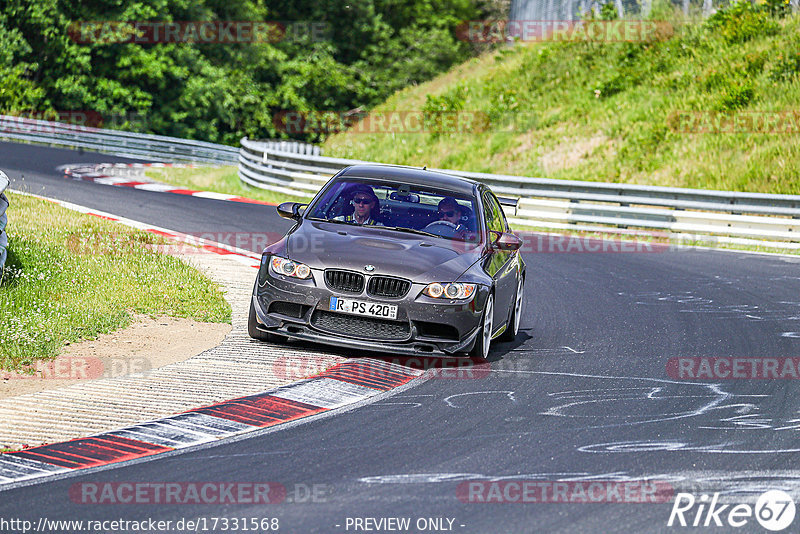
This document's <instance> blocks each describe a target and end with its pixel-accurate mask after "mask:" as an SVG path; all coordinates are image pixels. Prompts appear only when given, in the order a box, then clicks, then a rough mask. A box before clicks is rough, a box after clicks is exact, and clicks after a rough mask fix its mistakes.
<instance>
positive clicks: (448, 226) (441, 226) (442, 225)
mask: <svg viewBox="0 0 800 534" xmlns="http://www.w3.org/2000/svg"><path fill="white" fill-rule="evenodd" d="M457 229H458V226H456V225H455V224H453V223H451V222H450V221H433V222H432V223H430V224H429V225H428V226H426V227H425V231H426V232H430V233H432V234H436V235H440V236H442V237H446V236H449V237H452V236H454V235H455V234H456V231H457ZM442 231H444V233H442Z"/></svg>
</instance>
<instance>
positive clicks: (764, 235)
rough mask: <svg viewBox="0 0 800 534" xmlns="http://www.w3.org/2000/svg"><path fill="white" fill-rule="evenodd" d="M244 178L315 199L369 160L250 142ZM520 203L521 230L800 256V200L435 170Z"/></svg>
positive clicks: (245, 145)
mask: <svg viewBox="0 0 800 534" xmlns="http://www.w3.org/2000/svg"><path fill="white" fill-rule="evenodd" d="M241 144H242V147H241V149H240V151H239V178H240V179H241V180H242V181H244V182H246V183H248V184H250V185H252V186H255V187H260V188H263V189H271V190H273V191H279V192H282V193H287V194H292V195H300V196H311V195H313V194H314V193H316V192H317V191H318V190H319V188H320V187H321V186H322V185H323V184H324V183H325V182H326V181H327V180H328V179H329V178H330V177H331V176H332V175H333V174H335V173H337V172H338V171H339V170H341V169H343V168H344V167H347V166H348V165H354V164H358V163H367V164H369V163H374V162H367V161H358V160H348V159H341V158H328V157H322V156H317V155H301V154H291V153H288V152H285V151H280V150H276V149H273V148H271V147H269V146H267V145H266V144H264V143H259V142H255V141H251V140H249V139H247V138H244V139H242V141H241ZM431 170H438V171H440V172H445V173H448V174H453V175H457V176H463V177H465V178H470V179H472V180H476V181H479V182H483V183H486V184H488V185H489V186H491V187H492V190H493V191H494V192H495V193H497V194H498V195H502V196H516V197H520V202H519V207H518V210H517V213H516V214H515V215H514V216H513V217H510V220H511V221H512V222H514V223H515V224H524V225H528V226H532V227H536V228H546V229H557V230H578V231H592V232H601V233H621V232H622V231H628V229H641V230H644V231H658V232H669V234H670V235H673V236H680V237H681V238H682V239H687V240H691V241H700V242H717V243H731V244H743V245H764V244H767V245H769V246H773V247H776V248H787V249H800V195H774V194H764V193H741V192H730V191H713V190H703V189H686V188H674V187H656V186H645V185H634V184H615V183H603V182H584V181H573V180H553V179H547V178H529V177H521V176H508V175H500V174H484V173H476V172H464V171H454V170H447V169H431Z"/></svg>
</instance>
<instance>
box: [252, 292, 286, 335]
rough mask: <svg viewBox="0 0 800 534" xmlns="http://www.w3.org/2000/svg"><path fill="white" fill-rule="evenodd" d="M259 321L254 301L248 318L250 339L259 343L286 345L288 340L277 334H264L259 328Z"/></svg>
mask: <svg viewBox="0 0 800 534" xmlns="http://www.w3.org/2000/svg"><path fill="white" fill-rule="evenodd" d="M257 326H258V321H257V320H256V309H255V308H254V307H253V301H252V300H251V301H250V313H249V314H248V316H247V333H248V334H250V337H252V338H253V339H257V340H259V341H268V342H270V343H286V338H285V337H283V336H279V335H277V334H270V333H268V332H262V331H261V330H259V329H258V328H257Z"/></svg>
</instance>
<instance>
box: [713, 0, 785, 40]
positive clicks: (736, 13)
mask: <svg viewBox="0 0 800 534" xmlns="http://www.w3.org/2000/svg"><path fill="white" fill-rule="evenodd" d="M705 28H706V30H707V31H709V32H711V33H714V34H717V35H719V36H721V37H722V39H723V40H724V41H725V42H727V43H743V42H745V41H750V40H753V39H757V38H759V37H764V36H767V35H775V34H776V33H778V31H779V30H780V25H779V24H778V22H777V21H775V20H774V19H773V18H772V17H771V16H770V10H769V8H768V7H766V6H764V5H753V4H751V3H750V2H749V0H736V1H734V2H733V3H731V4H730V5H729V6H728V7H726V8H724V9H720V10H719V11H717V12H716V13H714V14H713V15H711V16H710V17H709V18H708V20H707V21H706V23H705Z"/></svg>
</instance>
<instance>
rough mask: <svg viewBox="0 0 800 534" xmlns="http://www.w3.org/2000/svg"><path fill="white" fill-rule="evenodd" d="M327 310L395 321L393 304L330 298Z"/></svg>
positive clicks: (395, 314)
mask: <svg viewBox="0 0 800 534" xmlns="http://www.w3.org/2000/svg"><path fill="white" fill-rule="evenodd" d="M329 309H330V310H331V311H336V312H342V313H352V314H354V315H367V316H369V317H380V318H381V319H397V306H395V305H393V304H381V303H379V302H366V301H363V300H353V299H343V298H340V297H331V304H330V308H329Z"/></svg>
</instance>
